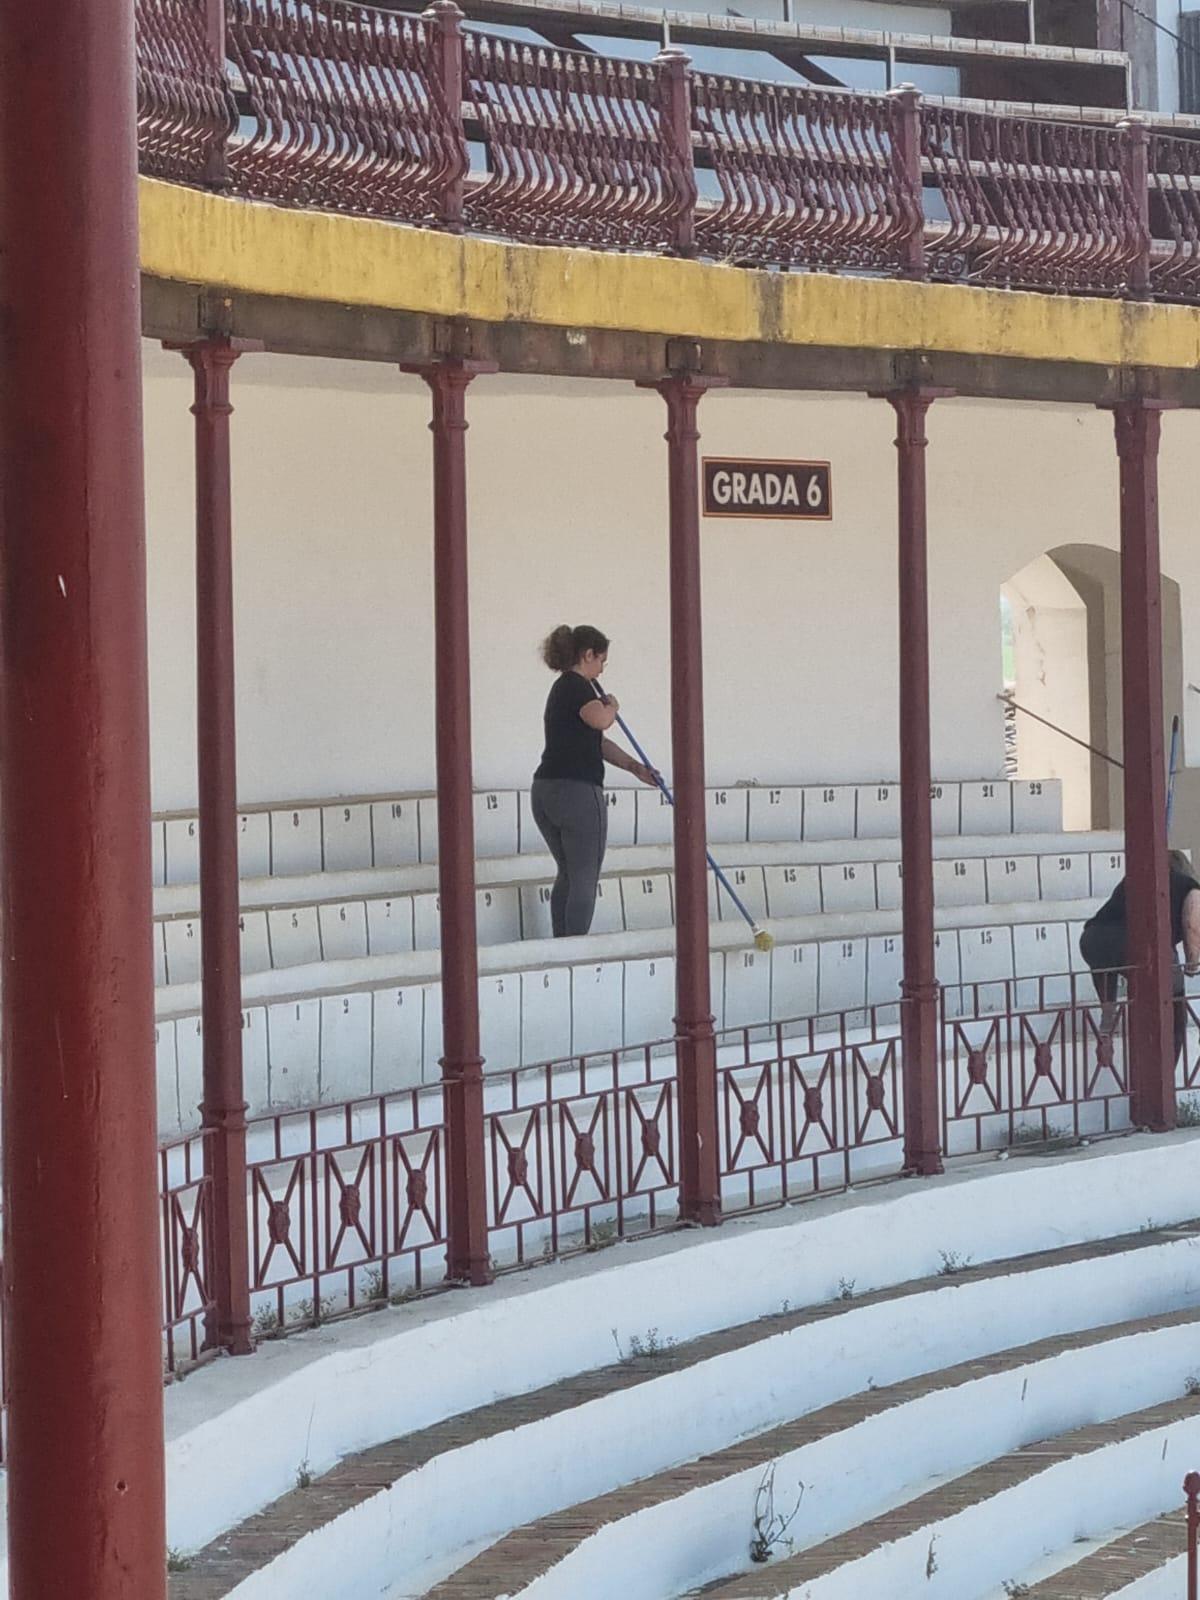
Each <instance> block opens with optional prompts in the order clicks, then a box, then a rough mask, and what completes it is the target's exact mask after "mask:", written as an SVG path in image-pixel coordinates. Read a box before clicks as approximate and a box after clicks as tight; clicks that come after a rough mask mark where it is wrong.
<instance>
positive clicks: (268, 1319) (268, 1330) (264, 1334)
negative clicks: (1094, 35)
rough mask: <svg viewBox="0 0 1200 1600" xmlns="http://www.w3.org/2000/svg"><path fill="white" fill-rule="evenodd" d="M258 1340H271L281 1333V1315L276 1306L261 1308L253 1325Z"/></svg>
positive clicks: (255, 1315)
mask: <svg viewBox="0 0 1200 1600" xmlns="http://www.w3.org/2000/svg"><path fill="white" fill-rule="evenodd" d="M252 1327H253V1330H254V1337H255V1338H256V1339H270V1338H272V1337H273V1336H274V1335H275V1334H277V1333H278V1332H279V1313H278V1311H276V1309H275V1307H274V1306H259V1308H258V1310H257V1311H256V1312H255V1313H254V1322H253V1324H252Z"/></svg>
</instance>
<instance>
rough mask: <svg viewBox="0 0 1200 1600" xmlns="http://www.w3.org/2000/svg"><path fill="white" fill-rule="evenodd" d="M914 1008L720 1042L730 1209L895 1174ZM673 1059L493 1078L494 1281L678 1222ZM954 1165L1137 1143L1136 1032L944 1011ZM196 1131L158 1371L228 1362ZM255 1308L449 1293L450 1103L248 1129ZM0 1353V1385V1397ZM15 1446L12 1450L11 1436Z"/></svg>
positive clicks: (1189, 1075) (963, 996)
mask: <svg viewBox="0 0 1200 1600" xmlns="http://www.w3.org/2000/svg"><path fill="white" fill-rule="evenodd" d="M901 1004H902V1002H896V1003H891V1004H887V1005H881V1006H873V1007H864V1008H859V1009H855V1010H851V1011H843V1012H838V1013H833V1014H828V1015H825V1016H816V1017H809V1018H805V1019H801V1020H798V1021H794V1022H778V1023H771V1024H769V1025H762V1026H758V1027H744V1028H733V1029H727V1030H725V1031H724V1032H721V1033H719V1034H718V1035H717V1081H716V1095H717V1127H718V1137H719V1140H720V1172H721V1202H722V1208H723V1210H724V1212H725V1213H726V1214H727V1215H736V1214H739V1213H746V1212H750V1211H754V1210H759V1209H762V1208H766V1207H774V1206H780V1205H785V1204H787V1203H789V1202H791V1201H794V1200H798V1199H802V1198H805V1197H807V1196H812V1195H817V1194H824V1193H832V1192H836V1191H837V1190H840V1189H845V1188H847V1187H849V1186H850V1185H852V1184H856V1183H861V1182H863V1181H867V1180H871V1179H876V1178H884V1177H889V1176H895V1175H896V1174H898V1173H899V1172H900V1171H901V1169H902V1165H903V1131H904V1128H903V1094H902V1082H903V1072H904V1060H903V1056H902V1052H901V1038H900V1033H901V1030H900V1010H901ZM1180 1004H1181V1005H1182V1006H1183V1007H1184V1008H1185V1009H1186V1013H1187V1018H1188V1036H1187V1037H1188V1048H1187V1049H1186V1050H1185V1051H1184V1053H1183V1057H1182V1059H1181V1061H1180V1065H1179V1068H1178V1071H1177V1074H1176V1086H1177V1089H1178V1090H1179V1091H1180V1092H1181V1093H1185V1094H1186V1093H1190V1092H1192V1091H1194V1090H1196V1088H1197V1086H1200V1049H1198V1048H1197V1037H1198V1034H1200V1000H1192V999H1189V1000H1185V1001H1181V1002H1180ZM675 1073H676V1055H675V1041H674V1040H673V1039H666V1040H661V1041H659V1042H657V1043H652V1044H645V1045H639V1046H636V1047H627V1048H624V1049H620V1050H616V1051H612V1052H605V1053H602V1054H598V1055H589V1056H583V1057H576V1058H572V1059H569V1060H565V1061H557V1062H551V1063H548V1064H547V1065H546V1066H543V1067H536V1068H525V1069H521V1070H516V1071H510V1072H500V1073H489V1074H488V1075H487V1077H486V1078H485V1107H484V1144H483V1163H482V1167H480V1168H479V1169H477V1170H472V1171H471V1173H470V1177H469V1181H470V1182H473V1183H477V1184H480V1185H481V1186H482V1190H483V1193H484V1196H485V1200H486V1207H487V1218H488V1238H489V1248H490V1250H491V1253H492V1259H493V1264H494V1266H495V1267H496V1268H497V1269H499V1270H504V1269H508V1268H511V1267H516V1266H521V1265H526V1264H528V1263H530V1262H534V1261H540V1260H546V1259H551V1258H555V1257H561V1256H565V1255H569V1254H572V1253H574V1252H578V1251H587V1250H597V1249H601V1248H603V1247H604V1246H606V1245H608V1244H610V1243H614V1242H615V1241H616V1240H618V1239H624V1238H631V1237H635V1236H638V1235H644V1234H648V1233H651V1232H654V1231H656V1230H661V1229H663V1228H667V1227H671V1226H673V1225H674V1224H675V1222H676V1219H677V1215H678V1205H677V1197H678V1183H679V1166H678V1151H679V1144H678V1141H679V1101H678V1092H677V1081H676V1076H675ZM940 1089H941V1097H942V1113H943V1120H942V1127H943V1148H944V1149H945V1151H946V1152H947V1154H949V1155H955V1154H961V1153H968V1152H978V1151H981V1150H985V1149H991V1150H996V1151H1001V1150H1004V1149H1006V1148H1008V1147H1010V1146H1014V1145H1018V1146H1019V1145H1021V1144H1024V1143H1037V1142H1044V1141H1047V1140H1050V1139H1054V1138H1056V1137H1076V1138H1078V1137H1081V1136H1090V1137H1099V1136H1103V1135H1105V1134H1108V1133H1115V1132H1119V1131H1122V1130H1125V1129H1127V1128H1128V1127H1129V1099H1128V1076H1127V1071H1126V1066H1125V1017H1124V1010H1123V1008H1119V1009H1118V1011H1117V1014H1116V1018H1115V1025H1114V1027H1113V1028H1112V1031H1111V1032H1110V1033H1106V1032H1103V1031H1102V1030H1101V1019H1100V1009H1099V1005H1098V1003H1097V1001H1096V998H1095V994H1094V992H1093V989H1092V985H1091V982H1090V979H1085V978H1081V977H1079V976H1078V975H1076V974H1063V975H1056V976H1048V977H1035V978H1021V979H1015V980H1014V979H997V980H995V981H991V982H987V983H976V984H966V985H960V986H957V987H952V988H948V989H946V990H944V991H943V994H942V1016H941V1069H940ZM212 1137H213V1135H212V1134H211V1133H208V1132H200V1133H195V1134H192V1135H190V1136H189V1137H186V1138H183V1139H177V1140H173V1141H172V1142H170V1143H169V1144H166V1145H164V1146H163V1147H162V1149H161V1150H160V1152H159V1203H160V1216H161V1247H162V1263H163V1361H164V1369H165V1371H166V1372H167V1373H168V1374H175V1373H180V1372H182V1371H184V1370H186V1369H187V1368H188V1367H190V1366H192V1365H194V1364H195V1363H196V1362H198V1361H200V1360H203V1359H204V1358H205V1357H206V1356H207V1355H209V1354H211V1353H212V1350H213V1337H214V1329H213V1327H212V1320H213V1314H214V1309H215V1307H214V1301H213V1295H212V1290H211V1285H212V1284H213V1283H214V1282H215V1281H216V1277H217V1274H216V1272H215V1271H214V1263H215V1262H216V1261H217V1259H218V1255H219V1252H221V1251H222V1250H223V1249H225V1248H227V1246H226V1242H225V1241H223V1240H222V1239H221V1238H219V1237H217V1236H216V1235H215V1233H214V1227H213V1210H212V1195H211V1183H210V1180H209V1178H208V1177H207V1175H206V1166H207V1163H206V1160H205V1154H206V1151H205V1146H206V1142H207V1141H208V1140H209V1139H211V1138H212ZM247 1173H248V1185H247V1219H248V1233H249V1241H250V1281H249V1284H248V1289H249V1293H250V1303H251V1312H252V1316H253V1323H254V1332H255V1334H256V1336H257V1337H258V1338H260V1339H261V1338H263V1337H273V1336H275V1335H277V1334H283V1333H288V1332H292V1331H297V1330H299V1329H302V1328H307V1327H312V1326H314V1325H316V1324H318V1323H321V1322H324V1321H326V1320H328V1319H329V1318H331V1317H336V1316H341V1315H346V1314H350V1313H353V1312H357V1311H363V1310H370V1309H373V1308H377V1307H380V1306H384V1305H387V1304H388V1303H392V1304H396V1303H398V1302H401V1301H404V1300H407V1299H410V1298H412V1297H414V1296H416V1295H419V1294H422V1293H424V1292H427V1291H429V1290H431V1289H434V1288H437V1287H440V1286H441V1285H442V1283H443V1282H444V1274H445V1253H446V1230H445V1218H446V1215H447V1211H448V1201H449V1196H448V1192H447V1183H448V1176H447V1163H446V1124H445V1118H444V1107H443V1098H442V1091H441V1089H440V1088H439V1087H437V1086H430V1087H429V1088H426V1089H414V1090H406V1091H403V1092H400V1093H396V1094H390V1095H376V1096H372V1097H370V1098H368V1099H364V1100H355V1101H348V1102H346V1103H343V1104H339V1105H330V1106H316V1107H311V1108H308V1109H305V1110H299V1111H279V1112H277V1113H274V1114H271V1115H268V1116H261V1117H256V1118H253V1119H251V1121H250V1123H249V1126H248V1130H247ZM2 1361H3V1358H2V1353H0V1381H2V1378H3V1372H2ZM0 1444H2V1435H0Z"/></svg>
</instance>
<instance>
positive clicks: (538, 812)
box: [529, 778, 608, 939]
mask: <svg viewBox="0 0 1200 1600" xmlns="http://www.w3.org/2000/svg"><path fill="white" fill-rule="evenodd" d="M529 799H530V805H531V807H532V810H533V820H534V821H535V822H536V823H537V825H538V829H539V831H540V832H541V835H542V838H543V839H545V841H546V843H547V844H548V845H549V847H550V854H551V855H552V856H553V857H554V861H555V864H556V866H557V867H558V877H557V878H556V879H555V880H554V891H553V893H552V894H551V896H550V925H551V927H552V928H553V929H554V937H555V938H556V939H561V938H563V937H564V936H570V935H572V934H580V933H586V932H587V931H588V929H589V928H590V927H591V925H592V916H593V913H594V912H595V910H596V885H597V883H599V881H600V869H601V867H602V866H603V865H604V847H605V845H606V844H607V843H608V807H607V806H606V805H605V803H604V790H603V789H601V788H600V787H599V786H598V785H596V784H594V783H581V782H579V781H578V780H576V779H574V778H535V779H534V780H533V788H532V790H531V792H530V796H529Z"/></svg>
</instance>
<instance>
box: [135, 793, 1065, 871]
mask: <svg viewBox="0 0 1200 1600" xmlns="http://www.w3.org/2000/svg"><path fill="white" fill-rule="evenodd" d="M707 793H708V830H709V839H710V841H711V842H712V843H713V844H720V845H725V844H756V843H762V844H768V843H773V842H787V841H792V840H795V841H800V840H824V839H893V838H895V837H897V835H898V834H899V831H900V811H899V802H900V789H899V786H898V785H897V784H895V783H881V784H858V785H846V784H835V785H827V786H822V787H812V788H801V787H788V788H776V789H769V788H762V787H754V788H734V789H709V790H708V791H707ZM606 798H607V802H608V806H609V844H610V845H613V846H617V845H632V844H667V843H669V842H670V839H671V811H670V807H669V806H668V804H667V802H666V801H665V799H664V798H663V796H662V795H661V794H659V793H658V791H657V790H652V789H636V790H635V789H609V790H607V791H606ZM932 803H933V820H934V830H935V832H937V833H939V834H958V833H961V834H967V835H1003V834H1009V833H1054V832H1058V831H1059V830H1060V829H1061V827H1062V786H1061V784H1060V783H1059V782H1058V780H1056V779H1045V780H1041V781H1020V782H1011V781H1008V780H1002V779H988V780H981V781H979V782H974V783H938V784H935V785H934V786H933V789H932ZM238 830H239V839H240V858H241V871H242V876H243V877H248V878H252V877H266V876H275V877H281V876H286V875H289V874H296V873H306V872H334V871H342V870H350V869H354V868H360V867H371V866H375V867H402V866H413V865H417V864H420V863H429V862H434V861H436V860H437V800H436V798H435V797H434V796H432V795H424V796H420V795H417V796H414V795H396V796H384V797H373V798H368V799H353V800H339V801H336V802H331V803H326V804H314V803H305V804H296V805H293V806H284V807H278V806H274V807H262V808H248V809H247V810H245V811H244V812H242V813H241V815H240V816H239V819H238ZM151 842H152V851H153V862H154V881H155V883H156V884H160V885H165V884H177V883H195V882H196V881H197V878H198V876H199V866H198V849H199V826H198V823H197V821H196V818H195V816H194V815H178V816H174V815H173V816H168V817H163V818H158V819H156V820H155V822H154V823H153V825H152V831H151ZM545 848H546V847H545V843H544V841H543V839H542V837H541V835H540V834H539V833H538V831H537V828H536V827H535V825H534V822H533V818H532V815H531V813H530V810H529V795H528V791H526V790H520V791H517V790H506V791H501V792H496V793H489V794H477V795H476V796H475V852H476V855H477V856H480V857H494V856H515V855H519V854H538V855H540V854H543V853H544V852H545Z"/></svg>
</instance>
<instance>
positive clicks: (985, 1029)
mask: <svg viewBox="0 0 1200 1600" xmlns="http://www.w3.org/2000/svg"><path fill="white" fill-rule="evenodd" d="M942 1010H943V1021H942V1085H943V1101H942V1117H943V1145H944V1148H945V1150H946V1152H947V1154H949V1155H961V1154H964V1153H966V1152H968V1151H971V1152H978V1151H981V1150H984V1149H998V1148H1004V1147H1006V1146H1009V1145H1018V1146H1019V1145H1021V1144H1037V1143H1042V1142H1044V1141H1046V1140H1050V1139H1054V1138H1079V1137H1081V1136H1089V1137H1102V1136H1103V1135H1105V1134H1108V1133H1113V1132H1116V1131H1119V1130H1123V1129H1127V1128H1128V1127H1129V1074H1128V1068H1127V1063H1126V1059H1125V1048H1126V1037H1125V1010H1124V1007H1123V1006H1121V1007H1119V1008H1118V1010H1117V1013H1116V1016H1115V1020H1114V1025H1113V1027H1112V1029H1111V1031H1110V1032H1106V1031H1104V1030H1103V1029H1102V1027H1101V1016H1100V1006H1099V1003H1098V1001H1097V999H1096V995H1095V991H1094V989H1093V986H1092V982H1091V979H1090V978H1082V977H1080V976H1079V975H1078V974H1063V975H1061V976H1053V977H1036V978H1017V979H1011V978H1009V979H1004V980H998V981H995V982H990V983H975V984H964V985H961V986H958V987H955V988H951V989H947V990H946V991H945V992H944V994H943V997H942Z"/></svg>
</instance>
